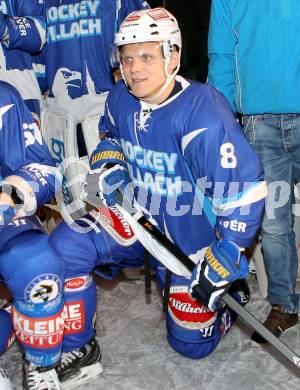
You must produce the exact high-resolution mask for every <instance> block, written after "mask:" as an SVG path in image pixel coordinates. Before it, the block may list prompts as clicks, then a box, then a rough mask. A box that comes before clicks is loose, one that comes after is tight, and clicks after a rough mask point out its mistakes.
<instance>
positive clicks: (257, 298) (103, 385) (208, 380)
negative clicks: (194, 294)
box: [0, 276, 300, 390]
mask: <svg viewBox="0 0 300 390" xmlns="http://www.w3.org/2000/svg"><path fill="white" fill-rule="evenodd" d="M249 282H250V283H249V284H250V288H251V292H252V296H251V301H250V302H249V304H248V305H247V309H248V310H249V311H250V312H252V314H254V315H255V316H256V317H257V318H258V319H260V320H263V319H264V318H265V316H266V314H267V313H268V311H269V306H268V303H267V302H266V301H264V300H262V298H261V295H260V291H259V288H258V284H257V282H256V280H255V279H254V276H251V277H250V280H249ZM97 284H98V287H99V288H98V309H97V316H98V320H97V339H98V341H99V343H100V345H101V349H102V355H103V367H104V372H103V374H102V375H101V376H99V378H97V380H96V381H94V382H91V383H89V384H86V385H83V386H78V387H77V388H76V389H78V390H102V389H103V390H123V389H124V390H142V389H143V390H192V389H197V390H202V389H203V390H204V389H205V390H232V389H239V390H271V389H272V390H273V389H274V390H275V389H276V390H285V389H286V390H290V389H300V369H297V368H294V367H293V365H292V364H290V363H289V362H287V361H286V360H285V358H283V357H281V356H280V354H279V353H277V352H276V351H274V349H273V348H272V347H270V346H269V347H263V348H262V347H254V346H253V345H252V344H251V342H250V334H251V330H250V329H249V328H248V327H247V326H246V325H245V324H244V323H242V322H241V321H238V322H237V324H236V325H235V326H234V327H233V329H232V330H231V331H230V332H229V333H228V334H227V335H226V336H225V337H224V339H223V340H222V341H221V343H220V344H219V345H218V347H217V349H216V350H215V351H214V352H213V353H212V354H211V355H209V356H208V357H206V358H205V359H202V360H190V359H187V358H184V357H182V356H180V355H179V354H177V353H176V352H175V351H173V350H172V349H171V348H170V347H169V345H168V343H167V340H166V330H165V320H164V313H163V312H162V300H161V296H160V293H159V290H158V288H157V287H156V283H155V281H154V280H153V282H152V294H151V295H150V296H148V297H147V296H146V295H145V289H144V281H143V280H137V281H131V280H126V279H124V278H123V277H119V278H118V279H117V280H116V281H115V282H111V283H107V282H104V281H103V280H100V279H97ZM282 340H283V341H284V342H285V343H286V344H288V345H289V346H290V348H292V349H293V350H294V351H295V352H296V353H298V354H299V355H300V342H299V340H300V324H298V326H297V327H296V328H294V329H292V330H290V331H289V332H287V333H286V334H284V335H283V336H282ZM21 359H22V355H21V352H20V350H19V348H18V346H17V345H16V344H15V345H13V347H12V348H11V349H10V350H9V351H8V352H6V353H5V354H4V355H3V356H1V358H0V366H2V367H3V368H6V369H7V370H8V372H9V374H10V376H11V380H12V382H13V384H14V386H15V387H14V389H17V390H21V389H22V386H21Z"/></svg>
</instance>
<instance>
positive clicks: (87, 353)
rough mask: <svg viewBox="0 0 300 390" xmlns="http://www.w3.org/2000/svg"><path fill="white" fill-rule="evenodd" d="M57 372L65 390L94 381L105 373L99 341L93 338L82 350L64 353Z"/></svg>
mask: <svg viewBox="0 0 300 390" xmlns="http://www.w3.org/2000/svg"><path fill="white" fill-rule="evenodd" d="M56 371H57V374H58V378H59V380H60V382H61V386H62V389H63V390H67V389H74V388H77V386H79V385H82V384H83V383H87V382H90V381H92V380H94V378H96V377H97V376H98V375H100V374H101V373H102V371H103V368H102V366H101V352H100V347H99V344H98V343H97V340H96V339H95V338H94V337H93V338H92V339H91V340H90V341H89V342H88V343H87V344H86V345H84V346H83V347H81V348H80V349H76V350H74V351H71V352H64V353H62V356H61V361H60V364H59V365H58V366H57V367H56Z"/></svg>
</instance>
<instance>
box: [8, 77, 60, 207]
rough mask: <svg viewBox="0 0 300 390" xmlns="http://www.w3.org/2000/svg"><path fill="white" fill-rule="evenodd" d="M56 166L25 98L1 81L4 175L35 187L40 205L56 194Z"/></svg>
mask: <svg viewBox="0 0 300 390" xmlns="http://www.w3.org/2000/svg"><path fill="white" fill-rule="evenodd" d="M54 166H55V163H54V161H53V159H52V157H51V155H50V152H49V150H48V148H47V146H46V144H45V143H44V141H43V139H42V135H41V133H40V131H39V128H38V126H37V125H36V123H35V122H34V121H33V118H32V116H31V114H30V112H29V110H28V109H27V107H26V106H25V105H24V103H23V101H22V98H21V96H20V95H19V93H18V92H17V91H16V89H14V88H13V87H12V86H11V85H10V84H8V83H5V82H3V81H0V175H1V176H2V177H3V178H4V179H5V178H7V177H10V176H12V175H13V176H17V177H19V178H20V179H22V180H25V181H26V182H28V183H29V185H30V186H31V187H32V189H33V191H34V193H35V195H36V201H37V205H41V204H44V203H47V202H48V201H49V200H50V199H51V198H53V197H54V192H55V175H56V168H54Z"/></svg>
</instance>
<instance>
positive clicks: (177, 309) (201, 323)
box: [168, 286, 217, 329]
mask: <svg viewBox="0 0 300 390" xmlns="http://www.w3.org/2000/svg"><path fill="white" fill-rule="evenodd" d="M179 287H182V288H181V291H178V290H179V289H178V286H176V287H175V291H174V288H173V287H171V289H170V297H169V307H168V312H169V314H170V316H171V317H172V319H173V320H174V321H175V322H176V323H177V324H178V325H180V326H182V327H184V328H186V329H205V328H207V327H209V326H211V325H212V324H213V323H214V322H215V319H216V316H217V313H216V312H212V311H210V310H209V309H208V308H207V307H206V306H204V305H202V304H201V303H200V302H198V301H196V300H194V299H192V298H191V297H190V295H189V294H188V292H187V289H188V288H187V286H179Z"/></svg>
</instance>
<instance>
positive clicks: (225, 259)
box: [190, 240, 249, 311]
mask: <svg viewBox="0 0 300 390" xmlns="http://www.w3.org/2000/svg"><path fill="white" fill-rule="evenodd" d="M248 273H249V267H248V262H247V259H246V257H245V256H244V255H242V254H241V252H240V249H239V247H238V246H237V245H235V244H234V243H233V242H231V241H227V240H220V241H214V242H213V243H212V244H211V245H210V246H209V247H208V248H207V250H206V252H205V256H204V258H203V259H202V260H200V262H199V263H198V264H197V266H196V267H195V268H194V270H193V273H192V276H191V284H190V293H191V294H192V296H193V297H194V298H196V299H199V300H200V301H201V302H202V303H203V304H204V305H206V306H207V307H208V308H209V309H210V310H212V311H215V310H218V308H220V307H221V305H222V303H221V301H220V298H222V296H223V295H224V294H225V293H226V292H227V290H228V289H229V287H230V285H231V283H232V282H233V281H234V280H236V279H244V278H246V277H247V275H248Z"/></svg>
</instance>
